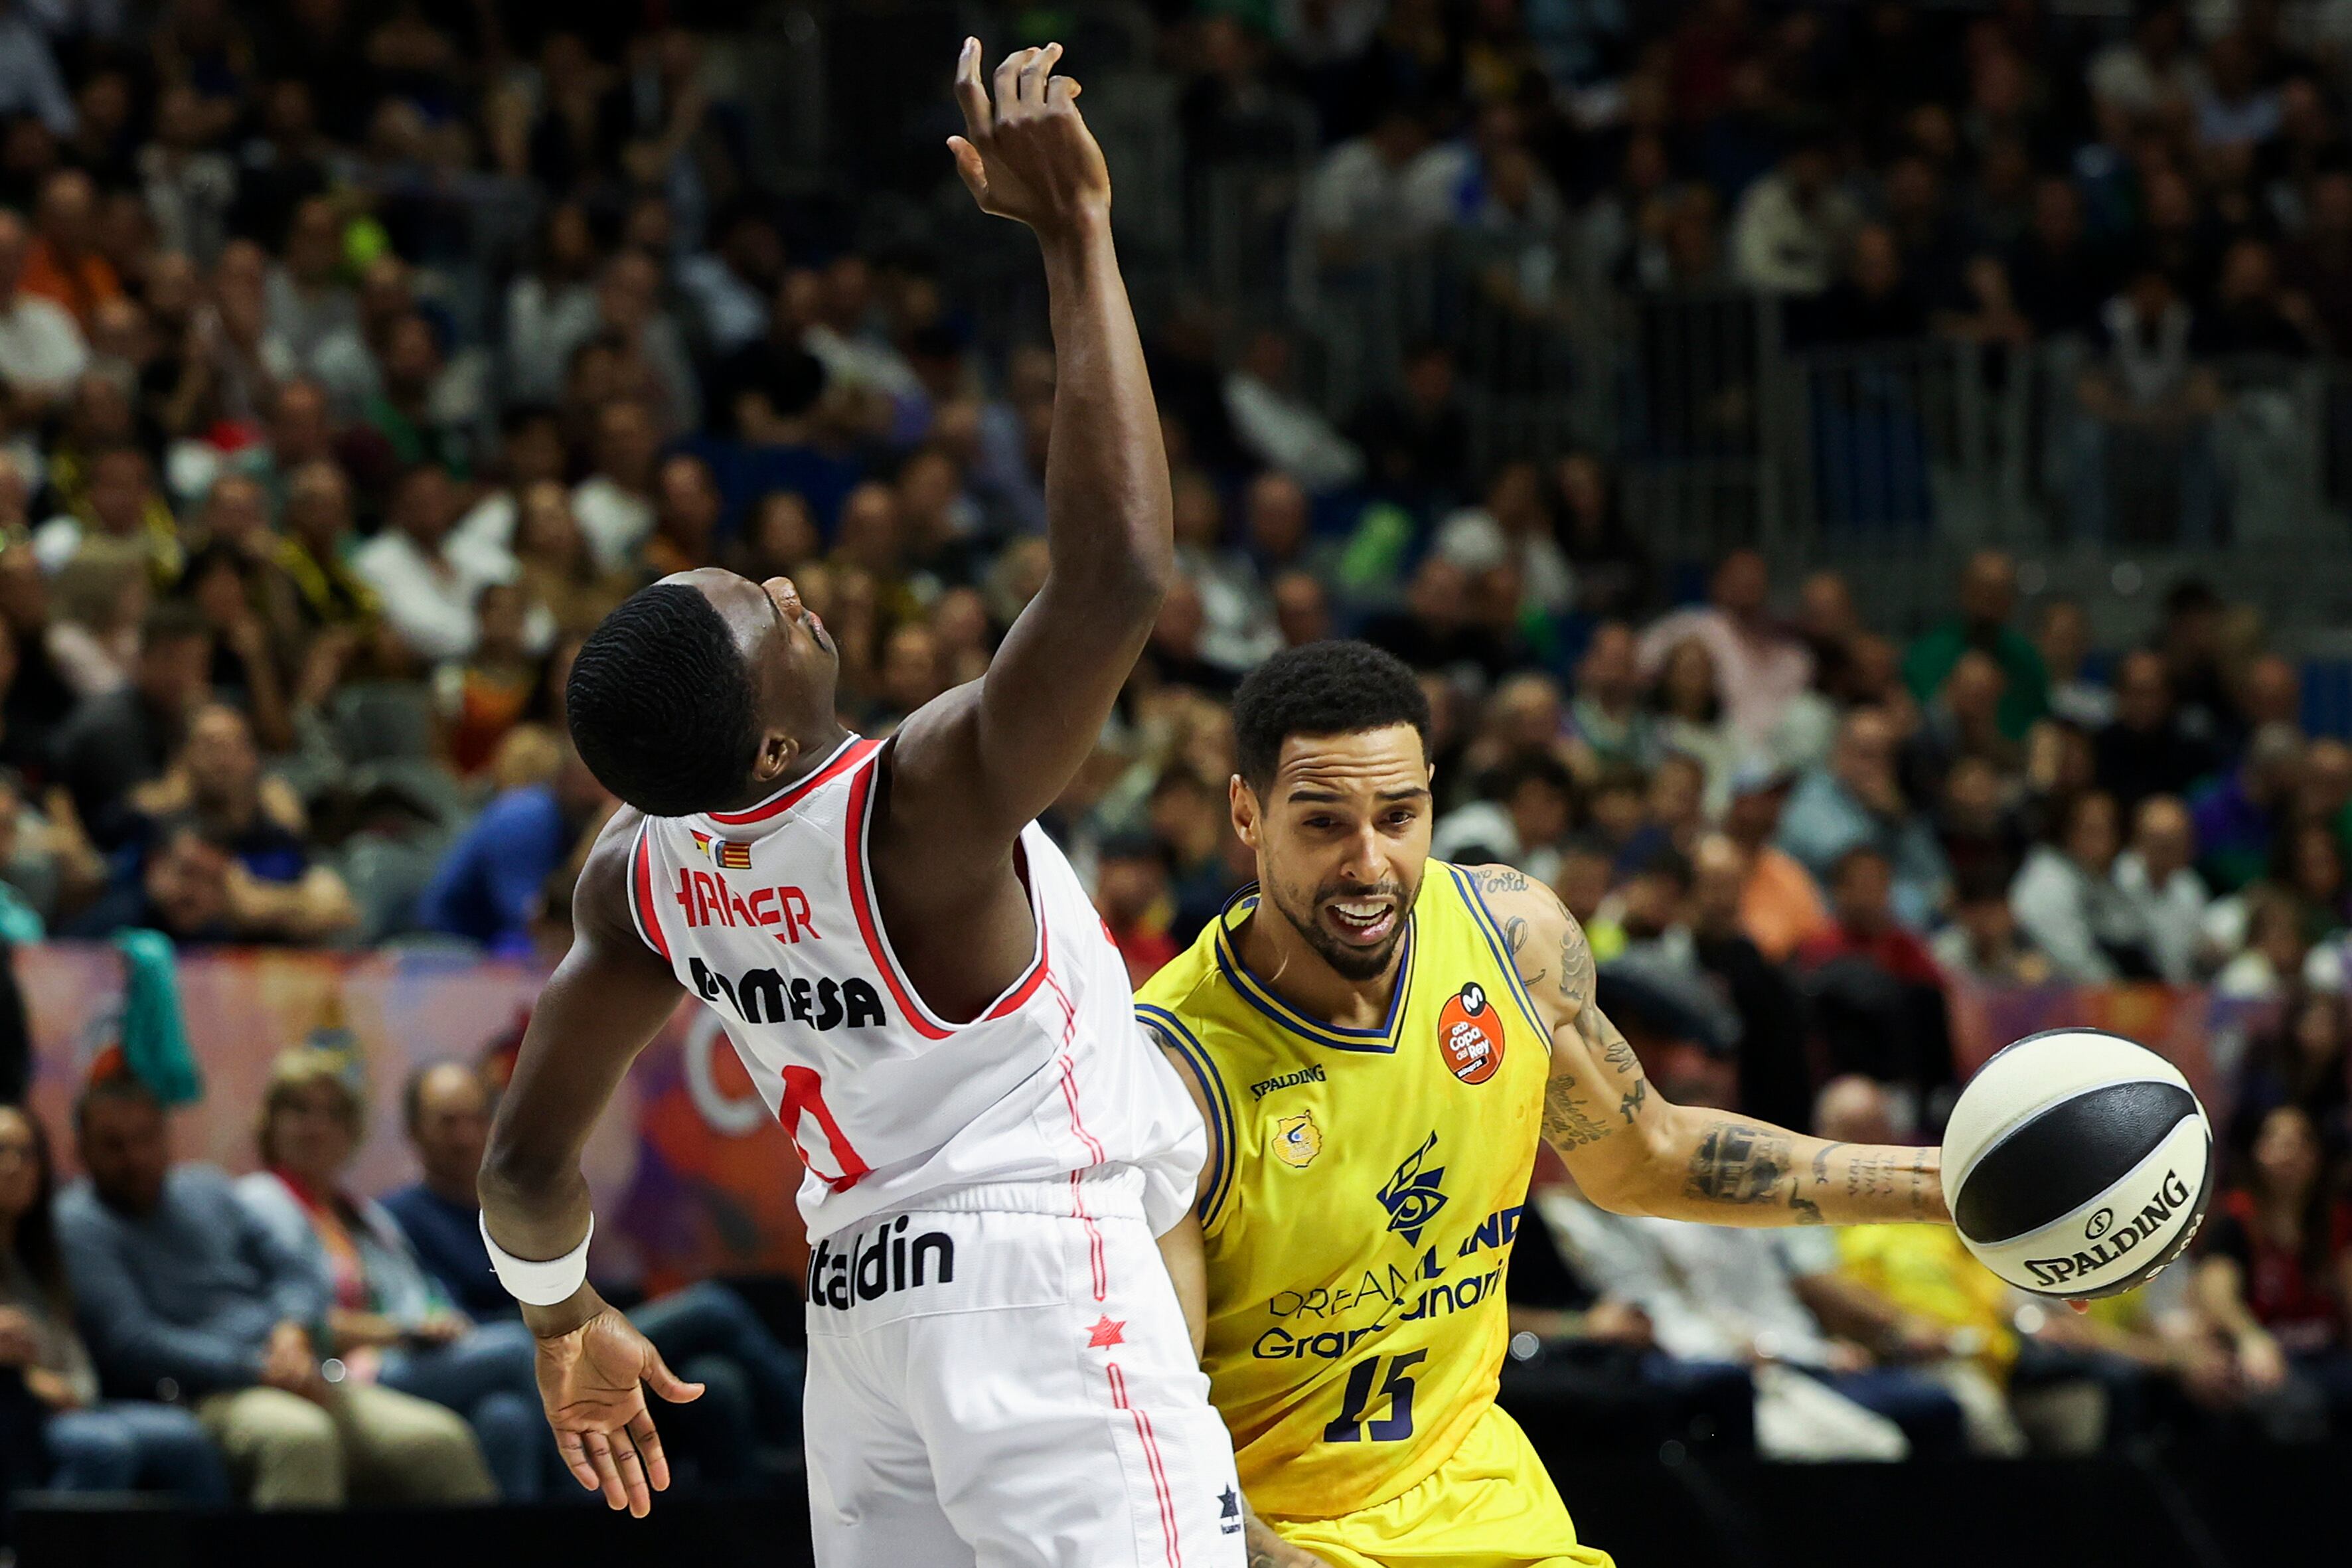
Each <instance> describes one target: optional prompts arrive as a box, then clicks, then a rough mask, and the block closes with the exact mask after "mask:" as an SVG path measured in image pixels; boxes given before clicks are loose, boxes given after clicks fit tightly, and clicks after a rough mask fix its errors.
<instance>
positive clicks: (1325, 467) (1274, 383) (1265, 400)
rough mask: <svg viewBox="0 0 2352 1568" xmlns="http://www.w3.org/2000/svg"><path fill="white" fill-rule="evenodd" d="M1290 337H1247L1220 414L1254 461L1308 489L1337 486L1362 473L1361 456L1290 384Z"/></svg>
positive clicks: (1264, 334)
mask: <svg viewBox="0 0 2352 1568" xmlns="http://www.w3.org/2000/svg"><path fill="white" fill-rule="evenodd" d="M1290 357H1291V350H1290V340H1289V339H1288V338H1286V337H1285V336H1284V335H1283V334H1282V333H1280V332H1278V331H1272V330H1267V331H1260V332H1258V333H1256V334H1255V336H1253V337H1252V338H1251V339H1250V343H1249V348H1248V350H1247V352H1245V353H1244V354H1243V355H1242V360H1241V363H1240V364H1239V365H1237V366H1236V367H1234V370H1233V371H1232V372H1231V373H1230V374H1228V375H1227V376H1226V377H1225V387H1224V392H1225V416H1226V417H1227V418H1228V419H1230V420H1231V421H1232V422H1233V427H1234V436H1235V437H1236V438H1238V439H1239V440H1240V442H1241V444H1242V447H1243V448H1244V450H1245V451H1247V452H1248V453H1249V454H1250V455H1251V456H1252V457H1253V458H1256V459H1257V460H1258V461H1259V462H1262V463H1264V464H1265V465H1266V466H1267V467H1269V468H1278V469H1280V470H1281V471H1282V472H1284V473H1286V474H1287V475H1289V476H1290V477H1291V478H1292V479H1296V480H1297V481H1298V482H1299V483H1300V484H1301V485H1303V486H1305V487H1306V488H1307V489H1309V490H1315V491H1323V490H1330V489H1339V488H1341V487H1342V486H1346V485H1352V484H1354V483H1355V482H1356V481H1357V480H1359V479H1361V478H1363V475H1364V455H1363V453H1361V452H1360V451H1358V450H1357V449H1356V447H1355V446H1354V445H1353V444H1352V443H1351V442H1349V440H1348V438H1347V437H1344V436H1342V435H1340V434H1339V431H1338V430H1336V429H1334V428H1332V426H1331V425H1330V422H1329V421H1328V420H1327V419H1325V418H1324V417H1323V416H1322V415H1321V414H1320V413H1319V412H1318V411H1317V409H1316V408H1315V406H1314V405H1312V404H1310V403H1308V402H1307V400H1306V399H1304V398H1302V397H1300V396H1299V395H1297V393H1296V392H1294V391H1293V390H1292V389H1291V385H1290Z"/></svg>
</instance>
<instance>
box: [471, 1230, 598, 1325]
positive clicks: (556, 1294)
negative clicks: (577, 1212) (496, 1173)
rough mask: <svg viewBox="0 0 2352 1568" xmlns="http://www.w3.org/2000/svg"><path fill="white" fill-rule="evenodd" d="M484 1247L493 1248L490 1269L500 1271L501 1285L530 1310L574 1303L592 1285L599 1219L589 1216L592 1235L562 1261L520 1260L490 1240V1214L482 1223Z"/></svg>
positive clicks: (550, 1259) (588, 1235) (581, 1239)
mask: <svg viewBox="0 0 2352 1568" xmlns="http://www.w3.org/2000/svg"><path fill="white" fill-rule="evenodd" d="M479 1223H480V1225H481V1227H482V1245H483V1246H484V1247H488V1248H489V1249H490V1267H491V1268H495V1269H497V1270H498V1275H499V1284H501V1285H503V1286H505V1287H506V1288H507V1294H508V1295H509V1296H512V1297H513V1298H514V1299H515V1300H518V1301H520V1302H521V1303H522V1304H523V1305H524V1306H526V1307H553V1306H557V1305H560V1304H561V1303H562V1302H565V1301H568V1300H572V1292H573V1291H575V1290H577V1289H580V1287H581V1286H583V1285H584V1284H586V1283H587V1282H588V1243H589V1242H590V1241H591V1240H592V1239H593V1238H594V1237H595V1235H596V1216H595V1215H593V1214H592V1215H589V1216H588V1234H587V1235H586V1236H583V1237H581V1238H580V1245H579V1246H577V1247H573V1248H572V1250H571V1251H569V1252H567V1253H565V1254H564V1255H563V1256H562V1257H561V1258H549V1259H547V1260H546V1261H545V1262H543V1263H534V1262H532V1261H531V1260H530V1258H517V1257H516V1256H515V1255H514V1254H512V1253H511V1252H509V1251H508V1250H507V1249H506V1248H505V1247H500V1246H499V1244H498V1243H497V1242H495V1241H492V1240H491V1239H490V1222H489V1219H488V1216H487V1215H485V1216H481V1218H480V1221H479Z"/></svg>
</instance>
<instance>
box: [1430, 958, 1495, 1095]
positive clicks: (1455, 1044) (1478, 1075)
mask: <svg viewBox="0 0 2352 1568" xmlns="http://www.w3.org/2000/svg"><path fill="white" fill-rule="evenodd" d="M1437 1048H1438V1049H1439V1050H1440V1051H1442V1052H1444V1056H1445V1065H1446V1067H1447V1068H1450V1069H1451V1070H1452V1072H1453V1074H1454V1077H1455V1078H1458V1079H1461V1080H1462V1081H1463V1082H1464V1083H1484V1082H1486V1080H1487V1079H1490V1078H1493V1077H1494V1076H1495V1069H1496V1068H1498V1067H1501V1066H1502V1065H1503V1017H1502V1015H1501V1014H1499V1013H1497V1012H1496V1011H1495V1008H1494V1005H1493V1004H1492V1003H1490V1002H1488V1001H1487V1000H1486V987H1484V986H1482V985H1480V984H1478V983H1477V982H1476V981H1475V980H1474V981H1472V982H1471V983H1470V984H1467V985H1465V986H1464V987H1463V988H1462V989H1461V990H1459V991H1457V992H1455V993H1454V994H1453V995H1451V996H1449V997H1447V998H1446V999H1445V1007H1444V1011H1442V1012H1441V1013H1439V1014H1438V1015H1437Z"/></svg>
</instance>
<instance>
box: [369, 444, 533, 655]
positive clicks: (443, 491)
mask: <svg viewBox="0 0 2352 1568" xmlns="http://www.w3.org/2000/svg"><path fill="white" fill-rule="evenodd" d="M456 524H457V490H456V487H455V484H454V483H453V481H452V479H451V478H450V475H449V472H448V470H447V469H446V468H441V467H440V466H439V465H438V464H436V463H431V462H426V463H421V464H419V465H418V466H417V467H415V468H411V469H409V470H408V471H407V472H406V473H405V474H404V475H402V476H401V478H400V480H399V482H398V484H397V485H395V486H394V489H393V495H392V506H391V510H390V514H389V516H388V517H387V519H386V526H385V528H384V530H383V532H381V533H379V534H377V535H376V536H375V537H374V538H373V539H372V540H370V541H368V542H367V543H365V544H364V545H362V546H361V547H360V548H359V549H358V550H357V551H355V552H353V553H352V572H353V573H354V574H357V576H358V577H359V579H360V580H361V581H362V583H365V584H367V586H368V589H369V591H370V592H371V593H372V594H373V595H374V599H375V602H376V604H377V605H380V606H381V607H382V609H383V618H384V621H385V624H386V625H388V626H390V627H391V628H392V630H393V631H394V633H395V634H397V635H398V637H400V639H401V641H402V642H403V643H404V644H405V645H406V646H407V647H408V648H409V649H410V650H411V651H412V652H414V653H415V655H417V657H419V658H424V659H428V660H433V661H436V662H437V661H439V660H442V659H452V658H465V657H466V655H467V654H468V653H471V652H472V651H473V647H474V640H475V638H476V637H478V635H479V627H478V626H477V624H476V622H475V619H474V601H475V599H476V598H477V597H478V596H479V595H480V593H481V591H482V588H483V586H484V585H485V584H488V583H494V582H503V581H506V580H507V577H508V575H509V574H510V573H511V572H512V570H513V560H512V558H511V557H508V556H505V555H504V552H497V553H495V554H494V553H491V552H489V551H488V550H486V549H484V548H482V547H480V546H479V545H477V546H476V547H474V548H470V549H469V548H467V547H466V546H465V545H464V544H463V543H462V542H458V541H457V540H455V539H454V538H453V537H452V532H451V531H452V529H454V528H455V526H456Z"/></svg>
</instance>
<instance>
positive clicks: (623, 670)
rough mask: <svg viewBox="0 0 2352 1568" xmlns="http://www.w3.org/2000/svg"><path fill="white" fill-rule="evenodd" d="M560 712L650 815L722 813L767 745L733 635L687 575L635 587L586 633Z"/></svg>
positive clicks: (604, 772)
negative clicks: (681, 579)
mask: <svg viewBox="0 0 2352 1568" xmlns="http://www.w3.org/2000/svg"><path fill="white" fill-rule="evenodd" d="M563 710H564V717H565V718H566V719H567V720H568V721H570V723H571V727H572V744H573V745H574V746H576V747H578V748H579V751H580V760H581V761H582V762H584V763H587V764H588V771H589V772H590V773H594V774H595V775H596V778H597V780H598V782H600V783H601V784H604V787H605V788H606V789H609V790H611V791H612V792H613V793H614V795H619V796H620V797H621V798H622V799H623V800H625V801H627V802H628V803H629V804H630V805H634V806H635V807H636V808H637V809H638V810H639V811H642V812H644V813H645V814H646V816H693V815H695V814H696V813H697V812H704V811H723V810H725V809H726V808H727V807H728V806H730V805H733V804H735V803H736V802H737V800H738V799H739V798H740V796H741V795H742V793H743V787H744V781H745V779H746V778H747V777H748V776H749V774H750V773H751V759H752V757H753V755H754V754H755V753H756V752H758V751H759V749H760V725H759V714H758V700H757V698H756V696H755V694H754V693H753V691H752V689H751V669H750V668H748V667H747V665H746V664H745V662H744V658H743V655H742V653H741V651H740V649H738V648H737V647H736V646H735V637H734V634H733V633H731V632H730V631H729V630H728V629H727V622H726V619H725V617H723V616H720V615H719V611H718V609H717V608H716V607H715V606H714V605H712V604H711V603H710V601H709V599H706V598H704V597H703V596H702V595H701V593H700V592H699V591H698V590H696V589H693V588H689V587H688V586H686V585H685V584H682V583H656V584H654V585H653V586H652V587H650V588H641V589H639V590H638V591H637V592H636V593H635V594H633V595H630V596H629V597H628V598H627V599H625V600H624V601H623V602H622V604H621V607H620V608H618V609H616V610H614V612H613V613H612V614H611V615H609V616H605V617H604V623H603V624H602V625H600V626H597V628H596V629H595V630H594V631H593V632H591V633H589V634H588V640H587V641H585V642H583V643H582V644H581V645H580V654H579V657H578V658H575V659H573V660H572V679H571V682H570V684H568V685H567V686H566V687H565V688H564V696H563Z"/></svg>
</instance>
